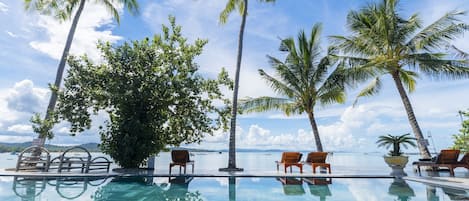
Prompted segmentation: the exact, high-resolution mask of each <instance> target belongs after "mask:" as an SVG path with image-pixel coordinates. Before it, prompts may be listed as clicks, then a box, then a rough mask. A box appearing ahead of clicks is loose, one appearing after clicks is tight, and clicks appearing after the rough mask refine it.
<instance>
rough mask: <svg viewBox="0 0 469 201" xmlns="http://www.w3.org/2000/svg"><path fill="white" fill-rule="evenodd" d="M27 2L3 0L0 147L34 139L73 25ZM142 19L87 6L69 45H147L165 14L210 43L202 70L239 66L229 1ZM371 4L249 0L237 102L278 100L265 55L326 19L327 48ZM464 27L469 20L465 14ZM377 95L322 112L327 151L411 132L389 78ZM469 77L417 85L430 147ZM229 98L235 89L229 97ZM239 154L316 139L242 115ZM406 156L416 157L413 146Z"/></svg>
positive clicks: (454, 112)
mask: <svg viewBox="0 0 469 201" xmlns="http://www.w3.org/2000/svg"><path fill="white" fill-rule="evenodd" d="M22 2H23V1H19V0H0V47H1V48H0V142H25V141H31V140H32V139H33V138H34V137H35V136H36V135H35V134H34V133H33V132H32V128H31V123H30V122H29V119H30V118H31V116H32V115H33V114H34V113H37V112H39V113H42V114H44V112H45V109H46V108H47V103H48V100H49V96H50V92H49V90H48V88H47V86H48V83H52V82H53V81H54V79H55V73H56V69H57V66H58V62H59V61H58V60H59V57H60V55H61V53H62V50H63V46H64V44H65V40H66V36H67V33H68V30H69V27H70V24H71V22H63V23H60V22H58V21H57V20H55V19H53V18H51V17H49V16H43V15H38V14H37V13H35V12H32V11H25V10H24V6H23V3H22ZM138 2H139V4H140V13H139V14H138V15H136V16H132V15H130V14H129V13H128V12H127V11H125V10H124V9H122V5H116V7H117V8H118V10H119V11H120V13H121V21H120V24H117V23H116V21H115V20H113V18H112V16H111V15H110V14H109V13H107V12H105V8H104V7H103V6H102V5H99V4H96V3H95V1H88V4H87V5H86V6H85V9H84V12H83V14H82V17H81V18H80V21H79V24H78V28H77V31H76V34H75V38H74V40H73V44H72V48H71V54H73V55H82V54H85V53H86V54H87V55H88V56H89V57H91V58H92V59H93V60H96V61H99V60H100V53H99V51H98V50H97V49H96V44H97V42H98V41H109V42H111V43H113V44H115V45H119V44H122V43H123V42H126V41H131V40H141V39H143V38H145V37H152V36H153V35H154V34H160V33H161V25H162V24H168V23H169V22H168V16H169V15H172V16H175V17H176V23H177V24H179V25H181V26H182V33H183V35H184V36H185V37H187V38H188V39H189V41H194V40H195V39H197V38H202V39H208V41H209V42H208V44H207V45H206V46H205V48H204V51H203V53H202V54H201V55H200V56H199V57H198V58H197V59H196V62H197V63H198V64H199V65H200V73H201V74H202V75H204V76H206V77H208V78H215V77H216V75H217V74H218V72H220V70H221V68H222V67H225V68H226V69H227V70H228V72H229V74H230V76H231V77H233V75H234V70H235V63H236V50H237V49H236V48H237V36H238V31H239V26H240V16H239V14H238V13H236V12H235V13H233V14H232V15H231V16H230V18H229V20H228V22H227V23H226V24H225V25H220V24H219V22H218V16H219V13H220V12H221V11H222V10H223V8H224V6H225V3H226V1H220V0H204V1H202V0H160V1H151V0H140V1H138ZM370 2H374V1H372V0H367V1H365V0H314V1H311V0H295V1H292V0H277V2H276V3H274V4H265V3H264V4H261V3H259V2H258V1H254V0H251V1H250V4H249V11H248V12H249V15H248V17H247V24H246V33H245V43H244V50H243V61H242V67H241V68H242V70H241V79H240V90H239V97H258V96H278V95H277V94H275V93H274V92H273V91H272V90H271V89H270V88H269V86H268V85H267V84H266V82H265V81H264V80H262V79H261V78H260V76H259V74H258V72H257V70H258V69H264V70H265V71H266V72H267V73H269V74H274V72H273V70H272V68H271V67H270V66H269V64H268V62H267V58H266V55H271V56H275V57H277V58H283V56H284V55H283V54H281V53H280V52H279V51H278V47H279V43H280V39H282V38H286V37H295V36H296V35H297V33H298V32H299V31H300V30H305V31H306V32H309V31H310V30H311V28H312V26H313V24H315V23H322V25H323V33H322V44H323V49H324V50H326V49H327V45H328V44H329V40H328V36H331V35H348V31H347V28H346V27H345V23H346V16H347V13H348V12H349V11H351V10H357V9H360V7H363V6H365V5H367V4H368V3H370ZM451 10H466V11H467V10H469V3H468V2H466V1H461V0H446V1H444V3H442V1H440V0H419V1H414V0H401V1H400V4H399V10H398V11H399V13H400V14H402V16H404V17H408V16H410V15H412V14H414V13H418V14H419V16H420V18H421V19H422V21H423V23H424V26H425V25H428V24H430V23H431V22H433V21H435V20H436V19H438V18H440V17H441V16H443V15H444V14H445V13H446V12H449V11H451ZM460 20H461V21H462V22H465V23H468V22H469V16H467V15H466V16H463V17H461V18H460ZM467 34H469V33H466V36H462V37H460V38H458V39H457V40H455V41H454V43H453V44H454V45H456V46H457V47H458V48H460V49H462V50H464V51H466V52H467V51H469V40H468V39H469V38H468V36H467ZM383 81H384V84H383V88H382V91H381V93H380V94H379V95H377V96H374V97H368V98H362V99H360V100H359V102H358V104H357V105H355V106H353V105H352V103H353V101H354V100H355V96H356V95H357V93H358V90H349V91H348V94H347V102H346V103H345V104H334V105H329V106H327V107H318V108H317V109H316V117H317V123H318V125H319V132H320V135H321V140H322V142H323V147H324V149H325V150H326V151H353V152H373V151H382V152H384V149H382V148H377V147H376V144H375V142H376V140H377V137H378V136H380V135H384V134H393V135H400V134H404V133H410V132H411V128H410V125H409V123H408V120H407V116H406V113H405V110H404V108H403V106H402V102H401V100H400V98H399V95H398V93H397V89H396V88H395V86H394V84H393V83H392V81H391V78H390V77H385V78H384V79H383ZM468 86H469V80H467V79H466V80H440V81H435V80H432V79H429V78H427V77H425V76H421V77H420V78H419V80H417V88H416V90H415V92H413V93H411V94H410V95H409V97H410V99H411V102H412V104H413V107H414V111H415V114H416V117H417V120H418V121H419V124H420V127H421V128H422V132H423V133H424V134H425V137H428V136H431V137H429V141H430V145H431V146H430V150H431V151H435V150H439V149H443V148H447V147H449V146H451V144H452V137H451V136H452V135H453V134H455V133H457V132H458V130H459V128H460V124H461V119H460V116H459V115H458V111H459V110H466V109H469V102H468V100H469V87H468ZM226 93H227V96H229V97H231V92H226ZM104 119H106V114H104V113H100V114H98V115H97V116H95V117H93V122H94V124H93V127H92V128H91V129H90V130H88V131H85V132H84V133H82V134H80V135H78V136H70V135H69V133H68V124H67V123H66V122H61V123H60V124H58V125H57V126H56V127H55V128H54V133H55V135H56V136H55V138H54V139H52V140H49V141H48V142H47V143H52V144H81V143H86V142H99V141H100V138H99V135H98V126H99V125H100V124H102V122H103V121H104ZM184 146H186V147H194V148H208V149H227V147H228V132H223V131H217V132H215V134H214V135H213V136H206V137H205V138H204V141H203V142H202V143H201V144H189V145H184ZM237 146H238V148H256V149H283V150H298V149H300V150H315V149H316V148H315V145H314V139H313V135H312V131H311V127H310V124H309V120H308V118H307V115H306V114H303V115H296V116H285V115H284V114H283V113H281V112H276V111H272V112H265V113H251V114H243V115H240V116H238V121H237ZM409 151H415V150H413V149H411V150H409Z"/></svg>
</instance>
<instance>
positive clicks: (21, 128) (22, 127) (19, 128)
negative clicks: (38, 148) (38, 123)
mask: <svg viewBox="0 0 469 201" xmlns="http://www.w3.org/2000/svg"><path fill="white" fill-rule="evenodd" d="M7 131H12V132H16V133H32V132H33V128H32V127H31V125H26V124H16V125H12V126H9V127H8V128H7Z"/></svg>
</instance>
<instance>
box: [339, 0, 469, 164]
mask: <svg viewBox="0 0 469 201" xmlns="http://www.w3.org/2000/svg"><path fill="white" fill-rule="evenodd" d="M397 4H398V0H382V2H381V3H379V4H371V5H368V6H366V7H364V8H362V9H361V10H360V11H350V13H349V14H348V16H347V26H348V28H349V29H350V31H351V32H352V35H350V36H348V37H345V36H332V39H333V40H335V42H336V44H337V47H338V48H339V49H340V50H341V51H342V54H344V55H336V56H338V57H339V58H341V59H343V61H344V63H347V64H350V69H349V70H350V71H349V76H350V78H351V79H352V80H354V82H351V84H357V83H359V82H361V81H365V80H370V79H371V83H370V84H369V85H368V86H366V87H365V88H364V89H363V90H362V91H361V92H360V93H359V95H358V97H361V96H372V95H375V94H377V93H378V92H379V91H380V89H381V77H382V76H383V75H390V76H391V77H392V79H393V81H394V83H395V85H396V87H397V90H398V92H399V95H400V97H401V100H402V102H403V104H404V108H405V110H406V112H407V117H408V120H409V123H410V126H411V127H412V131H413V133H414V135H415V137H416V139H417V141H418V145H419V150H420V154H421V155H422V157H423V158H430V152H429V151H428V148H427V145H426V143H424V142H425V139H424V136H423V135H422V131H421V129H420V127H419V124H418V123H417V119H416V117H415V114H414V110H413V109H412V105H411V102H410V100H409V97H408V96H407V92H406V89H407V90H408V91H409V92H413V91H414V90H415V85H416V78H418V77H419V75H420V74H423V75H427V76H429V77H431V78H433V79H437V80H441V79H459V78H467V77H469V68H468V66H467V62H465V61H464V60H458V59H454V58H451V57H449V56H447V54H445V53H441V52H437V51H438V48H439V47H445V46H447V44H448V43H449V42H450V41H451V40H452V39H454V38H455V37H456V36H458V35H461V34H462V33H463V32H465V31H467V30H468V29H469V26H468V25H467V24H464V23H462V22H460V21H458V18H457V17H458V16H460V15H463V14H465V13H464V12H457V11H453V12H449V13H447V14H446V15H444V16H443V17H441V18H440V19H438V20H436V21H435V22H433V23H432V24H430V25H428V26H427V27H425V28H423V29H421V27H422V22H421V20H420V18H419V16H418V15H417V14H414V15H412V16H410V17H409V18H408V19H404V18H402V17H401V16H400V15H399V13H398V12H397V11H396V6H397ZM358 97H357V98H358Z"/></svg>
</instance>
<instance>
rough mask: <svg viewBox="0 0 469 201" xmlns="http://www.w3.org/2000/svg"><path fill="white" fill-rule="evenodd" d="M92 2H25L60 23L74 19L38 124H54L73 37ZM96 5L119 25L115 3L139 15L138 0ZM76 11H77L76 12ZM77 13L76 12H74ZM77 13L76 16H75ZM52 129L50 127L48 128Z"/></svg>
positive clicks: (113, 0) (114, 0)
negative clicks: (47, 102)
mask: <svg viewBox="0 0 469 201" xmlns="http://www.w3.org/2000/svg"><path fill="white" fill-rule="evenodd" d="M87 1H90V0H24V4H25V9H26V10H34V11H38V12H39V13H41V14H46V15H51V16H53V17H55V18H57V19H58V20H60V21H66V20H70V18H72V16H73V19H72V25H71V27H70V30H69V32H68V36H67V41H66V42H65V47H64V50H63V52H62V57H61V58H60V62H59V66H58V68H57V74H56V76H55V82H54V85H53V86H52V87H51V88H52V94H51V97H50V100H49V105H48V106H47V111H46V115H45V117H44V121H41V120H39V119H37V118H36V122H44V124H48V122H54V121H53V120H51V118H53V117H52V113H53V112H54V109H55V105H56V102H57V95H58V89H59V88H60V84H61V82H62V76H63V72H64V70H65V63H66V61H67V56H68V53H69V50H70V47H71V46H72V41H73V36H74V35H75V30H76V28H77V25H78V20H79V19H80V16H81V13H82V12H83V9H84V7H85V3H86V2H87ZM94 3H100V4H103V5H105V6H106V8H107V9H108V10H109V12H110V13H111V14H112V15H113V16H114V19H116V21H117V23H119V22H120V17H119V12H118V11H117V9H116V7H115V3H122V4H123V5H124V7H126V8H127V9H128V10H129V11H130V13H132V14H136V13H138V4H137V0H95V1H94ZM75 10H76V11H75ZM74 11H75V12H74ZM74 13H75V15H73V14H74ZM47 127H50V128H52V127H51V126H50V125H49V126H47ZM47 133H48V132H43V133H39V139H41V141H42V142H41V143H42V145H44V143H45V138H46V137H47Z"/></svg>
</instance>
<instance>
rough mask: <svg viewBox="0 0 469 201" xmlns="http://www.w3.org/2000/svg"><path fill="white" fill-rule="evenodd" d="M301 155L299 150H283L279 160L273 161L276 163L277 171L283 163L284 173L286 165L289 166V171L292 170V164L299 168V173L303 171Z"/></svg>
mask: <svg viewBox="0 0 469 201" xmlns="http://www.w3.org/2000/svg"><path fill="white" fill-rule="evenodd" d="M301 156H303V154H301V153H300V152H283V153H282V158H281V160H280V161H275V163H277V171H279V167H280V166H281V165H283V166H284V169H285V173H287V168H288V167H290V172H292V166H296V167H298V168H300V173H303V163H301V162H300V160H301Z"/></svg>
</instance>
